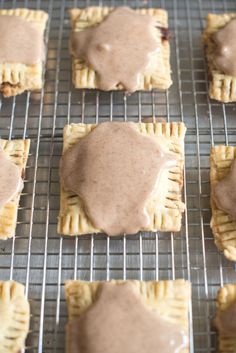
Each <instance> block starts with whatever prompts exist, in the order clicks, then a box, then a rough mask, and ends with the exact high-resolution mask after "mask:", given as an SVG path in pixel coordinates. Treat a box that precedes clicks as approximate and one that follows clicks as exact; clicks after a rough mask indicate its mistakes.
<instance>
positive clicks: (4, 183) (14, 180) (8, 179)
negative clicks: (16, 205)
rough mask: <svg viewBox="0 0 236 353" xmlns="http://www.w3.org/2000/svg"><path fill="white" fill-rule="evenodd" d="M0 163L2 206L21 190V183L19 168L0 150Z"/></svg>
mask: <svg viewBox="0 0 236 353" xmlns="http://www.w3.org/2000/svg"><path fill="white" fill-rule="evenodd" d="M0 165H1V169H0V208H2V207H3V206H4V205H5V204H6V203H7V202H9V201H10V200H11V199H12V198H13V197H14V196H15V195H16V193H17V192H19V191H21V189H22V186H23V183H22V178H21V172H20V169H19V168H18V167H17V166H16V165H15V164H14V163H13V162H12V161H11V160H10V159H9V158H8V157H7V155H6V153H5V152H4V151H1V150H0Z"/></svg>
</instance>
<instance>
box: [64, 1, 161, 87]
mask: <svg viewBox="0 0 236 353" xmlns="http://www.w3.org/2000/svg"><path fill="white" fill-rule="evenodd" d="M156 26H157V23H156V20H155V19H154V18H153V17H151V16H149V15H143V14H138V13H137V12H136V11H134V10H132V9H130V8H128V7H118V8H116V9H115V10H113V11H112V12H111V13H110V14H109V15H108V16H107V17H106V18H105V19H104V21H102V22H101V23H100V24H98V25H97V26H94V27H92V28H87V29H85V30H83V31H80V32H73V33H72V35H71V41H70V48H71V53H72V54H73V55H74V56H75V57H76V58H80V59H83V60H84V61H85V62H86V64H87V65H88V66H89V67H92V68H93V69H94V70H95V71H96V72H97V74H98V80H99V82H98V84H99V88H100V89H102V90H105V91H108V90H112V89H115V88H116V86H117V85H118V84H119V83H121V84H122V85H123V86H124V87H125V90H126V91H127V92H134V91H135V90H136V89H137V88H138V85H139V80H140V74H143V73H144V72H146V71H147V70H150V69H151V67H150V66H152V71H154V70H155V63H154V62H153V61H152V63H151V58H152V57H153V54H154V53H157V52H159V51H160V44H161V34H160V38H159V37H158V36H157V35H156V32H157V31H158V29H157V28H156ZM153 65H154V68H153Z"/></svg>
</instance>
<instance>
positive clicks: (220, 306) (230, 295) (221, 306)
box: [214, 284, 236, 353]
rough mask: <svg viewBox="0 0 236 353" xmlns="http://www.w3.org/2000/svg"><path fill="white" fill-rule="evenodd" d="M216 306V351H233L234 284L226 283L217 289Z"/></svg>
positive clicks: (235, 326)
mask: <svg viewBox="0 0 236 353" xmlns="http://www.w3.org/2000/svg"><path fill="white" fill-rule="evenodd" d="M216 306H217V313H216V317H215V320H214V326H215V328H216V329H217V331H218V342H219V345H218V352H219V353H229V352H235V349H236V336H235V332H236V284H226V285H225V286H224V287H222V288H220V289H219V290H218V293H217V298H216Z"/></svg>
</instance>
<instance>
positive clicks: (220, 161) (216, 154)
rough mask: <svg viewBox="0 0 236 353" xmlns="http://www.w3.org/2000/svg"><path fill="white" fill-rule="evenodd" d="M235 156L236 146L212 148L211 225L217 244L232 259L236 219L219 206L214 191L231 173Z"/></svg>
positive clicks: (235, 253) (235, 254) (235, 256)
mask: <svg viewBox="0 0 236 353" xmlns="http://www.w3.org/2000/svg"><path fill="white" fill-rule="evenodd" d="M235 158H236V147H233V146H216V147H212V149H211V156H210V182H211V209H212V217H211V223H210V225H211V228H212V232H213V235H214V238H215V244H216V246H217V247H218V249H219V250H221V251H223V252H224V255H225V257H226V258H227V259H229V260H231V261H236V220H235V219H233V218H231V217H230V215H229V214H228V213H226V212H225V211H223V210H222V209H220V208H219V207H218V206H217V204H216V202H215V198H214V197H213V196H214V193H213V191H214V189H215V187H216V186H217V185H218V183H219V182H220V181H222V179H224V178H225V177H226V176H227V175H228V174H229V172H230V170H231V165H232V162H233V161H234V159H235Z"/></svg>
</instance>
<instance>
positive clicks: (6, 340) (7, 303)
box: [0, 281, 30, 353]
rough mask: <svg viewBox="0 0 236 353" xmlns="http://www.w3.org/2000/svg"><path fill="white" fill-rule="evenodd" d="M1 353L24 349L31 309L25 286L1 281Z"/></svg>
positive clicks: (15, 352)
mask: <svg viewBox="0 0 236 353" xmlns="http://www.w3.org/2000/svg"><path fill="white" fill-rule="evenodd" d="M0 317H1V326H0V347H1V353H18V352H20V350H21V349H22V348H24V343H25V339H26V336H27V334H28V331H29V320H30V307H29V303H28V301H27V299H26V297H25V295H24V286H23V285H22V284H20V283H17V282H14V281H7V282H1V281H0Z"/></svg>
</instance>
